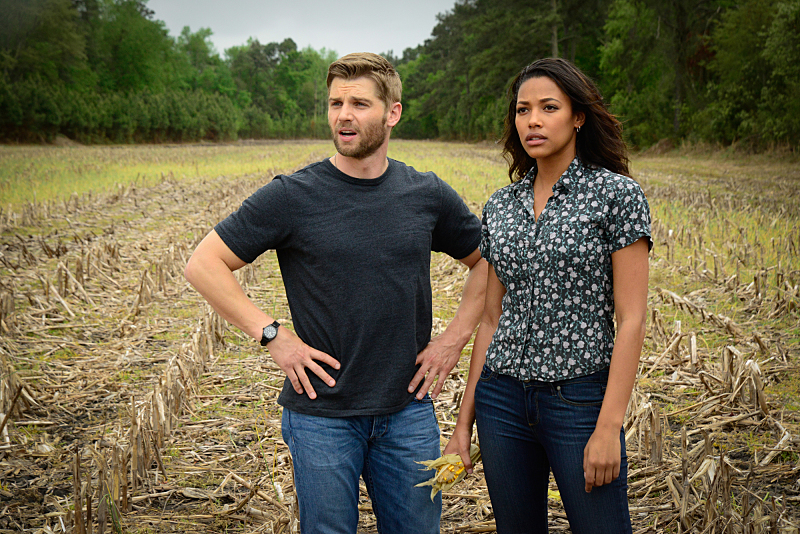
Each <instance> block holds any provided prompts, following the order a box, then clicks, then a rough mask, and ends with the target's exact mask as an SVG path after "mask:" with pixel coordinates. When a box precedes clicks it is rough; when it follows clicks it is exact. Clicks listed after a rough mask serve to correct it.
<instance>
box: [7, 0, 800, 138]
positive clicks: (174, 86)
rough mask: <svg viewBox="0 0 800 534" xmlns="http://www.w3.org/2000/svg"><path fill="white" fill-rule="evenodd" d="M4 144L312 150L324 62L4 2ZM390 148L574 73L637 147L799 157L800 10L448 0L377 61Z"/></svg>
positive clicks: (311, 53) (108, 7)
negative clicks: (227, 144)
mask: <svg viewBox="0 0 800 534" xmlns="http://www.w3.org/2000/svg"><path fill="white" fill-rule="evenodd" d="M0 12H2V13H3V16H2V18H0V140H5V141H21V142H25V141H34V142H36V141H38V142H41V141H49V140H52V139H53V138H54V137H55V136H56V135H58V134H63V135H67V136H69V137H71V138H73V139H76V140H79V141H82V142H115V143H116V142H125V143H128V142H165V141H193V140H199V139H209V140H225V139H235V138H237V137H246V138H298V137H312V138H325V137H327V136H328V135H329V133H328V125H327V111H326V110H327V88H326V86H325V77H326V71H327V67H328V65H329V64H330V63H331V62H332V61H333V60H334V59H335V58H336V54H335V53H334V52H332V51H328V50H325V49H322V50H321V51H316V50H313V49H311V48H307V49H303V50H299V49H298V48H297V45H296V44H295V42H294V41H293V40H292V39H285V40H284V41H282V42H279V43H278V42H272V43H265V44H262V43H260V42H259V41H257V40H254V39H251V40H249V41H247V43H244V44H242V45H240V46H234V47H232V48H229V49H227V50H225V52H224V55H223V56H222V57H220V54H219V53H218V52H217V51H216V50H215V49H214V46H213V44H212V42H211V36H212V33H211V30H210V29H208V28H200V29H199V30H197V31H195V32H192V30H191V28H189V27H188V26H187V27H184V28H183V31H182V32H181V33H180V35H178V36H177V37H175V38H173V37H170V36H169V35H168V33H167V30H166V28H165V26H164V23H163V22H161V21H159V20H158V19H157V18H156V17H155V13H154V12H153V11H151V10H150V9H148V8H147V4H146V0H0ZM386 55H387V56H388V57H389V58H390V59H391V60H392V61H393V62H394V63H395V64H396V66H397V69H398V71H399V72H400V75H401V78H402V79H403V84H404V95H403V117H402V120H401V122H400V124H399V125H398V127H397V128H396V130H395V134H394V135H395V136H397V137H408V138H439V139H457V140H492V141H494V140H497V139H498V138H499V137H500V135H501V132H502V127H503V116H504V113H505V109H506V98H507V90H508V85H509V82H510V81H511V79H512V78H513V77H514V76H515V75H516V73H517V72H519V70H520V69H521V68H522V67H524V66H525V65H527V64H528V63H530V62H531V61H534V60H536V59H538V58H541V57H546V56H551V55H559V56H562V57H566V58H568V59H570V60H572V61H573V62H575V63H576V64H577V65H578V66H579V67H580V68H581V69H582V70H583V71H584V72H585V73H587V74H588V75H589V76H590V77H592V78H593V79H594V80H595V81H596V82H597V83H598V85H599V86H600V88H601V89H602V92H603V95H604V97H605V99H606V101H607V102H608V103H609V104H610V106H611V109H612V111H613V112H614V113H616V114H617V115H618V116H619V117H620V118H621V119H622V121H623V124H624V133H625V136H626V138H627V140H628V141H629V143H630V144H632V145H633V146H634V147H638V148H645V147H647V146H650V145H652V144H654V143H657V142H658V141H660V140H662V139H664V138H671V139H672V140H674V141H678V140H681V139H688V140H698V141H705V142H711V143H717V144H732V143H737V144H744V145H746V146H749V147H752V148H762V147H768V146H771V145H775V144H784V145H790V146H792V147H797V146H798V144H799V143H800V123H798V122H797V121H796V120H794V119H793V118H794V117H796V116H798V115H799V114H800V0H742V1H741V2H738V3H734V2H733V0H675V1H673V2H662V1H660V0H580V1H579V0H532V1H531V0H527V1H522V0H457V1H456V3H455V4H454V5H453V8H452V9H451V10H450V11H448V12H446V13H442V14H440V15H438V23H437V25H436V26H435V28H434V29H433V32H432V35H431V37H430V39H428V40H426V41H425V42H424V43H422V44H420V45H419V46H417V47H416V48H408V49H406V50H405V51H404V52H403V54H402V56H401V57H395V56H394V55H393V54H392V53H391V52H390V53H389V54H386Z"/></svg>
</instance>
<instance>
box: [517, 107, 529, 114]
mask: <svg viewBox="0 0 800 534" xmlns="http://www.w3.org/2000/svg"><path fill="white" fill-rule="evenodd" d="M526 111H528V108H517V113H519V114H522V113H525V112H526Z"/></svg>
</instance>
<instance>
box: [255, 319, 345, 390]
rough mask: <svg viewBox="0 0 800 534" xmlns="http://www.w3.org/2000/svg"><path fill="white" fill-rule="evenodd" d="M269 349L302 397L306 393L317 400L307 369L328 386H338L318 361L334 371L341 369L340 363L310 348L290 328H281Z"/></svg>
mask: <svg viewBox="0 0 800 534" xmlns="http://www.w3.org/2000/svg"><path fill="white" fill-rule="evenodd" d="M267 349H268V350H269V353H270V355H271V356H272V359H273V360H275V363H277V364H278V367H280V368H281V370H282V371H283V372H284V373H286V376H287V377H288V378H289V381H290V382H291V383H292V387H293V388H294V390H295V391H296V392H297V393H298V394H300V395H302V394H303V391H305V392H306V393H307V394H308V397H309V398H311V399H316V398H317V392H316V391H314V388H313V387H312V386H311V381H310V380H309V379H308V375H307V374H306V369H308V370H310V371H311V372H312V373H314V374H315V375H317V376H318V377H319V378H320V379H322V381H323V382H325V383H326V384H328V386H330V387H333V386H335V385H336V381H335V380H334V379H333V377H331V375H329V374H328V373H326V372H325V370H324V369H323V368H322V367H320V365H319V364H318V363H317V361H320V362H322V363H326V364H328V365H330V366H331V367H333V368H334V369H339V367H340V364H339V362H338V361H337V360H336V359H334V358H333V356H331V355H330V354H326V353H324V352H322V351H319V350H317V349H315V348H312V347H309V346H308V345H306V344H305V343H303V341H302V340H301V339H300V338H299V337H297V335H295V334H294V332H292V331H291V330H289V329H288V328H286V327H283V326H281V327H279V328H278V335H277V337H276V338H275V339H273V340H272V341H270V342H269V343H267ZM315 360H317V361H315Z"/></svg>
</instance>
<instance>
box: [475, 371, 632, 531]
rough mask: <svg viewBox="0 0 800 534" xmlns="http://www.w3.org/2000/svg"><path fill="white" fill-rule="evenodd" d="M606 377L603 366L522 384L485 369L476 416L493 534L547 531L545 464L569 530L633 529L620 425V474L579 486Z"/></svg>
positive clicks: (476, 393)
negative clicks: (588, 489)
mask: <svg viewBox="0 0 800 534" xmlns="http://www.w3.org/2000/svg"><path fill="white" fill-rule="evenodd" d="M607 381H608V371H607V370H606V371H601V372H599V373H595V374H593V375H589V376H585V377H580V378H575V379H571V380H564V381H561V382H538V381H526V382H523V381H520V380H517V379H515V378H512V377H510V376H506V375H501V374H498V373H496V372H494V371H492V370H490V369H488V368H487V367H484V368H483V372H482V373H481V377H480V380H479V381H478V384H477V386H476V388H475V417H476V419H477V424H478V438H479V439H480V445H481V452H482V457H483V468H484V472H485V474H486V484H487V486H488V488H489V497H490V498H491V500H492V509H493V510H494V515H495V522H496V525H497V532H498V534H523V533H529V532H530V533H534V532H535V533H544V532H547V485H548V480H549V475H550V470H551V469H552V471H553V475H554V477H555V479H556V484H558V489H559V492H560V493H561V499H562V501H563V503H564V508H565V510H566V513H567V519H568V520H569V524H570V529H571V531H572V533H573V534H589V533H598V534H599V533H612V532H613V533H619V532H624V533H629V532H631V522H630V513H629V511H628V482H627V473H628V461H627V456H626V454H625V436H624V434H623V432H622V429H620V446H621V451H622V464H621V467H620V475H619V478H617V479H616V480H614V481H613V482H611V483H610V484H606V485H603V486H600V487H595V488H594V489H592V491H591V493H586V491H585V489H584V478H583V449H584V447H586V443H587V442H588V441H589V437H590V436H591V435H592V433H593V432H594V429H595V425H596V424H597V417H598V415H599V414H600V406H601V404H602V402H603V395H604V394H605V389H606V382H607Z"/></svg>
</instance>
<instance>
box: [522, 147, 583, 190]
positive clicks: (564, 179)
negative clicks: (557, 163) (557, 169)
mask: <svg viewBox="0 0 800 534" xmlns="http://www.w3.org/2000/svg"><path fill="white" fill-rule="evenodd" d="M585 173H586V170H585V169H584V166H583V164H582V163H581V160H580V159H579V158H578V156H575V158H574V159H573V160H572V162H571V163H570V164H569V167H567V170H566V171H564V174H562V175H561V178H559V179H558V181H557V182H556V184H555V185H554V186H553V192H556V191H559V190H560V191H563V192H564V193H569V192H570V191H571V190H572V189H573V188H574V187H575V184H576V183H577V182H578V179H579V178H580V177H581V176H582V175H584V174H585ZM535 177H536V167H533V168H532V169H531V170H529V171H528V174H526V175H525V177H524V178H523V179H522V180H520V181H519V182H517V184H518V188H517V191H518V196H519V193H522V192H525V193H530V194H532V192H533V179H534V178H535Z"/></svg>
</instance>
